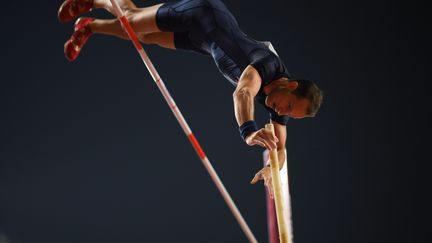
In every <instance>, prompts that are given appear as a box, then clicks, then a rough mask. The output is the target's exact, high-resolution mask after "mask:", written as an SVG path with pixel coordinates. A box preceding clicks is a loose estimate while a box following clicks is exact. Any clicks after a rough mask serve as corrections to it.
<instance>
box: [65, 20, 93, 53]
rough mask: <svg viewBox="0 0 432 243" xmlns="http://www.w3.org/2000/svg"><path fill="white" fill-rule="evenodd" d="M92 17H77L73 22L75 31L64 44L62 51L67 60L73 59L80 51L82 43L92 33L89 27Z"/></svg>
mask: <svg viewBox="0 0 432 243" xmlns="http://www.w3.org/2000/svg"><path fill="white" fill-rule="evenodd" d="M93 21H94V19H93V18H85V17H84V18H79V19H78V20H77V21H76V22H75V31H74V33H73V34H72V36H71V38H70V39H69V40H68V41H66V43H65V45H64V53H65V56H66V58H67V59H68V60H69V61H73V60H75V59H76V58H77V57H78V55H79V54H80V52H81V49H82V48H83V46H84V44H85V43H86V42H87V40H88V39H89V38H90V36H91V35H92V34H93V32H92V30H91V29H90V23H91V22H93Z"/></svg>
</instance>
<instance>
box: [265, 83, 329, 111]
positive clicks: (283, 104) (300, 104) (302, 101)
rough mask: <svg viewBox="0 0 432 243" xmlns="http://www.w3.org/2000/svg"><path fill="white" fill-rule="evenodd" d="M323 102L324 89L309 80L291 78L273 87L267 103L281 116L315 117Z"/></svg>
mask: <svg viewBox="0 0 432 243" xmlns="http://www.w3.org/2000/svg"><path fill="white" fill-rule="evenodd" d="M321 102H322V91H321V90H320V89H319V88H318V86H317V85H316V84H315V83H313V82H312V81H309V80H304V79H290V80H288V82H283V83H282V84H281V85H278V86H276V87H275V88H273V89H272V90H271V91H270V93H269V94H268V96H267V99H266V105H267V106H268V107H270V108H272V109H273V110H275V111H276V112H277V113H278V114H279V115H280V116H282V115H288V116H289V117H292V118H304V117H314V116H315V115H316V113H317V112H318V110H319V108H320V106H321Z"/></svg>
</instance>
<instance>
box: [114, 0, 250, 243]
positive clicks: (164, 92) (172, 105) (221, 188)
mask: <svg viewBox="0 0 432 243" xmlns="http://www.w3.org/2000/svg"><path fill="white" fill-rule="evenodd" d="M110 1H111V4H112V6H113V7H114V11H115V13H116V16H117V18H118V19H119V20H120V21H121V23H122V24H123V27H124V29H125V31H126V32H127V34H128V35H129V38H130V39H131V40H132V42H133V44H134V46H135V48H136V50H137V51H138V53H139V55H140V56H141V59H142V61H143V62H144V64H145V65H146V67H147V69H148V71H149V72H150V74H151V76H152V78H153V80H154V81H155V83H156V85H157V86H158V88H159V90H160V92H161V93H162V95H163V97H164V98H165V100H166V102H167V103H168V106H169V107H170V109H171V111H172V112H173V113H174V116H175V117H176V118H177V121H178V122H179V123H180V126H181V127H182V128H183V131H184V132H185V134H186V136H187V137H188V139H189V141H190V142H191V144H192V146H193V148H194V149H195V151H196V153H197V154H198V156H199V158H200V159H201V161H202V163H203V164H204V167H205V168H206V170H207V172H208V173H209V174H210V177H211V178H212V180H213V182H214V183H215V184H216V187H217V188H218V190H219V192H220V193H221V194H222V197H223V198H224V200H225V202H226V203H227V204H228V207H229V209H230V210H231V212H232V213H233V214H234V217H235V218H236V220H237V222H238V223H239V224H240V227H241V229H242V230H243V232H244V233H245V235H246V237H247V238H248V240H249V241H250V242H254V243H255V242H258V241H257V240H256V238H255V236H254V235H253V233H252V231H251V230H250V228H249V226H248V225H247V223H246V221H245V220H244V218H243V216H242V215H241V213H240V211H239V210H238V209H237V206H236V205H235V203H234V201H233V200H232V198H231V196H230V195H229V193H228V191H227V190H226V188H225V186H224V185H223V183H222V181H221V180H220V178H219V176H218V175H217V173H216V171H215V170H214V168H213V166H212V164H211V163H210V161H209V159H208V158H207V156H206V155H205V153H204V151H203V149H202V148H201V146H200V144H199V143H198V140H197V139H196V138H195V135H194V134H193V133H192V130H191V129H190V127H189V125H188V124H187V122H186V120H185V119H184V117H183V115H182V113H181V112H180V109H179V108H178V107H177V105H176V103H175V102H174V99H173V98H172V97H171V95H170V93H169V92H168V89H167V88H166V87H165V84H164V82H163V81H162V79H161V77H160V76H159V73H158V72H157V71H156V69H155V67H154V66H153V63H152V62H151V61H150V58H149V57H148V56H147V54H146V52H145V51H144V48H143V47H142V45H141V43H140V42H139V40H138V37H137V35H136V33H135V31H134V30H133V29H132V27H131V25H130V24H129V21H128V20H127V18H126V17H125V16H124V14H123V11H122V10H121V9H120V6H119V5H118V4H117V2H116V0H110Z"/></svg>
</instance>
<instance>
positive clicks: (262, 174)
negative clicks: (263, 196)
mask: <svg viewBox="0 0 432 243" xmlns="http://www.w3.org/2000/svg"><path fill="white" fill-rule="evenodd" d="M260 180H264V185H265V186H266V187H267V191H268V193H269V195H270V198H271V199H273V180H272V176H271V170H270V166H266V167H264V168H262V169H261V170H260V171H258V173H256V174H255V177H254V178H253V179H252V181H251V184H255V183H257V182H258V181H260Z"/></svg>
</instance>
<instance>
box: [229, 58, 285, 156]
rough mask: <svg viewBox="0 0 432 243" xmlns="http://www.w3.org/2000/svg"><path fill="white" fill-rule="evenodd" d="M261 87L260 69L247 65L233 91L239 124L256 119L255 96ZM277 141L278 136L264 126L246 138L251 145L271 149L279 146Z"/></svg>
mask: <svg viewBox="0 0 432 243" xmlns="http://www.w3.org/2000/svg"><path fill="white" fill-rule="evenodd" d="M260 87H261V77H260V75H259V73H258V71H257V70H256V69H255V68H254V67H252V66H251V65H249V66H247V67H246V69H245V70H244V71H243V73H242V75H241V76H240V79H239V81H238V84H237V88H236V90H235V91H234V93H233V99H234V112H235V117H236V119H237V123H238V125H239V126H241V125H242V124H244V123H245V122H247V121H253V120H254V98H255V96H256V95H257V94H258V91H259V89H260ZM277 141H278V139H277V137H276V136H273V135H272V134H271V132H269V131H268V130H267V129H264V128H263V129H259V130H258V131H255V132H253V133H251V134H249V135H248V136H247V137H246V139H245V142H246V143H247V144H248V145H250V146H252V145H259V146H262V147H265V148H267V149H269V150H273V149H275V148H277V144H276V143H277Z"/></svg>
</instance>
